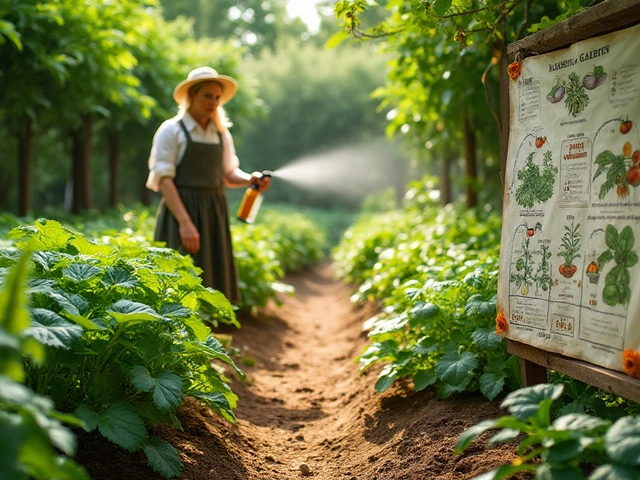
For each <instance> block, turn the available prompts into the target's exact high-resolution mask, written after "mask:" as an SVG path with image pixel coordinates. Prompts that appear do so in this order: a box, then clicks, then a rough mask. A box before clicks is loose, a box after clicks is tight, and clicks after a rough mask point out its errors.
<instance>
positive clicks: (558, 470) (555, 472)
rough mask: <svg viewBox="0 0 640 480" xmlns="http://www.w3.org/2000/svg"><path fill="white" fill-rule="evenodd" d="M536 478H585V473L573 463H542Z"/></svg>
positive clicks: (566, 479)
mask: <svg viewBox="0 0 640 480" xmlns="http://www.w3.org/2000/svg"><path fill="white" fill-rule="evenodd" d="M536 480H584V474H583V473H582V470H580V469H579V468H577V467H574V466H571V465H550V464H548V463H542V464H541V465H540V466H539V467H538V469H537V470H536Z"/></svg>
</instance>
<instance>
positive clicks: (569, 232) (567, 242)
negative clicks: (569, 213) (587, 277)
mask: <svg viewBox="0 0 640 480" xmlns="http://www.w3.org/2000/svg"><path fill="white" fill-rule="evenodd" d="M574 223H575V222H571V226H568V225H565V226H564V235H563V236H562V246H561V247H560V248H561V250H560V251H559V252H558V256H559V257H562V258H563V259H564V263H563V264H562V265H560V268H559V269H558V271H559V272H560V275H562V276H563V277H565V278H571V277H573V275H574V274H575V273H576V271H577V270H578V267H576V266H575V265H574V264H573V261H574V260H575V259H576V258H578V257H580V254H579V253H578V252H579V251H580V243H581V242H580V240H581V239H582V236H581V235H580V233H578V229H579V228H580V224H577V225H575V224H574Z"/></svg>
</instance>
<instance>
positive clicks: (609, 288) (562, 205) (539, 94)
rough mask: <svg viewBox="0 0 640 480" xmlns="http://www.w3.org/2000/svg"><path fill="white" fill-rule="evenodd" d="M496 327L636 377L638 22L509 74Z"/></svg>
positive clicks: (639, 291)
mask: <svg viewBox="0 0 640 480" xmlns="http://www.w3.org/2000/svg"><path fill="white" fill-rule="evenodd" d="M509 83H510V87H509V94H510V99H511V100H510V104H511V105H510V108H511V129H510V136H509V151H508V159H507V168H506V172H505V199H504V214H503V218H504V223H503V231H502V244H501V258H500V282H499V293H498V312H499V314H498V318H497V330H498V332H499V333H501V334H503V335H504V336H506V337H507V338H510V339H512V340H516V341H519V342H522V343H526V344H529V345H533V346H535V347H538V348H541V349H544V350H548V351H553V352H557V353H561V354H564V355H567V356H570V357H574V358H579V359H582V360H586V361H588V362H591V363H594V364H597V365H601V366H604V367H607V368H610V369H614V370H619V371H626V372H627V373H629V374H631V375H634V376H637V375H638V373H639V372H638V368H639V367H638V365H639V363H640V362H638V360H639V359H640V353H638V352H640V262H639V261H638V252H640V25H637V26H634V27H631V28H628V29H626V30H621V31H618V32H615V33H613V34H609V35H604V36H601V37H597V38H592V39H589V40H585V41H582V42H580V43H576V44H574V45H572V46H571V47H570V48H568V49H565V50H562V51H556V52H553V53H549V54H545V55H535V56H531V57H528V58H526V59H525V60H523V61H522V64H521V73H520V75H519V76H518V77H517V78H515V79H513V76H512V79H511V80H509Z"/></svg>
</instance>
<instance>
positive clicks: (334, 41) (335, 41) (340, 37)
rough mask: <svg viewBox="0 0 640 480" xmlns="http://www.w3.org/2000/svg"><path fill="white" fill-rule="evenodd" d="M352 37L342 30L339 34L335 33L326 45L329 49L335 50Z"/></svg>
mask: <svg viewBox="0 0 640 480" xmlns="http://www.w3.org/2000/svg"><path fill="white" fill-rule="evenodd" d="M350 37H351V35H349V33H347V32H345V31H343V30H341V31H339V32H337V33H334V34H333V35H332V36H331V37H330V38H329V40H327V42H326V43H325V47H326V48H328V49H331V48H335V47H337V46H338V45H340V44H341V43H342V42H344V41H345V40H347V39H348V38H350Z"/></svg>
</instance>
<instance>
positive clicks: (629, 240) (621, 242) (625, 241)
mask: <svg viewBox="0 0 640 480" xmlns="http://www.w3.org/2000/svg"><path fill="white" fill-rule="evenodd" d="M634 243H635V237H634V235H633V230H631V227H630V226H629V225H627V226H626V227H624V228H623V229H622V231H621V232H620V236H619V237H618V246H619V247H620V252H621V253H623V254H627V253H628V252H630V251H632V250H633V245H634Z"/></svg>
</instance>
